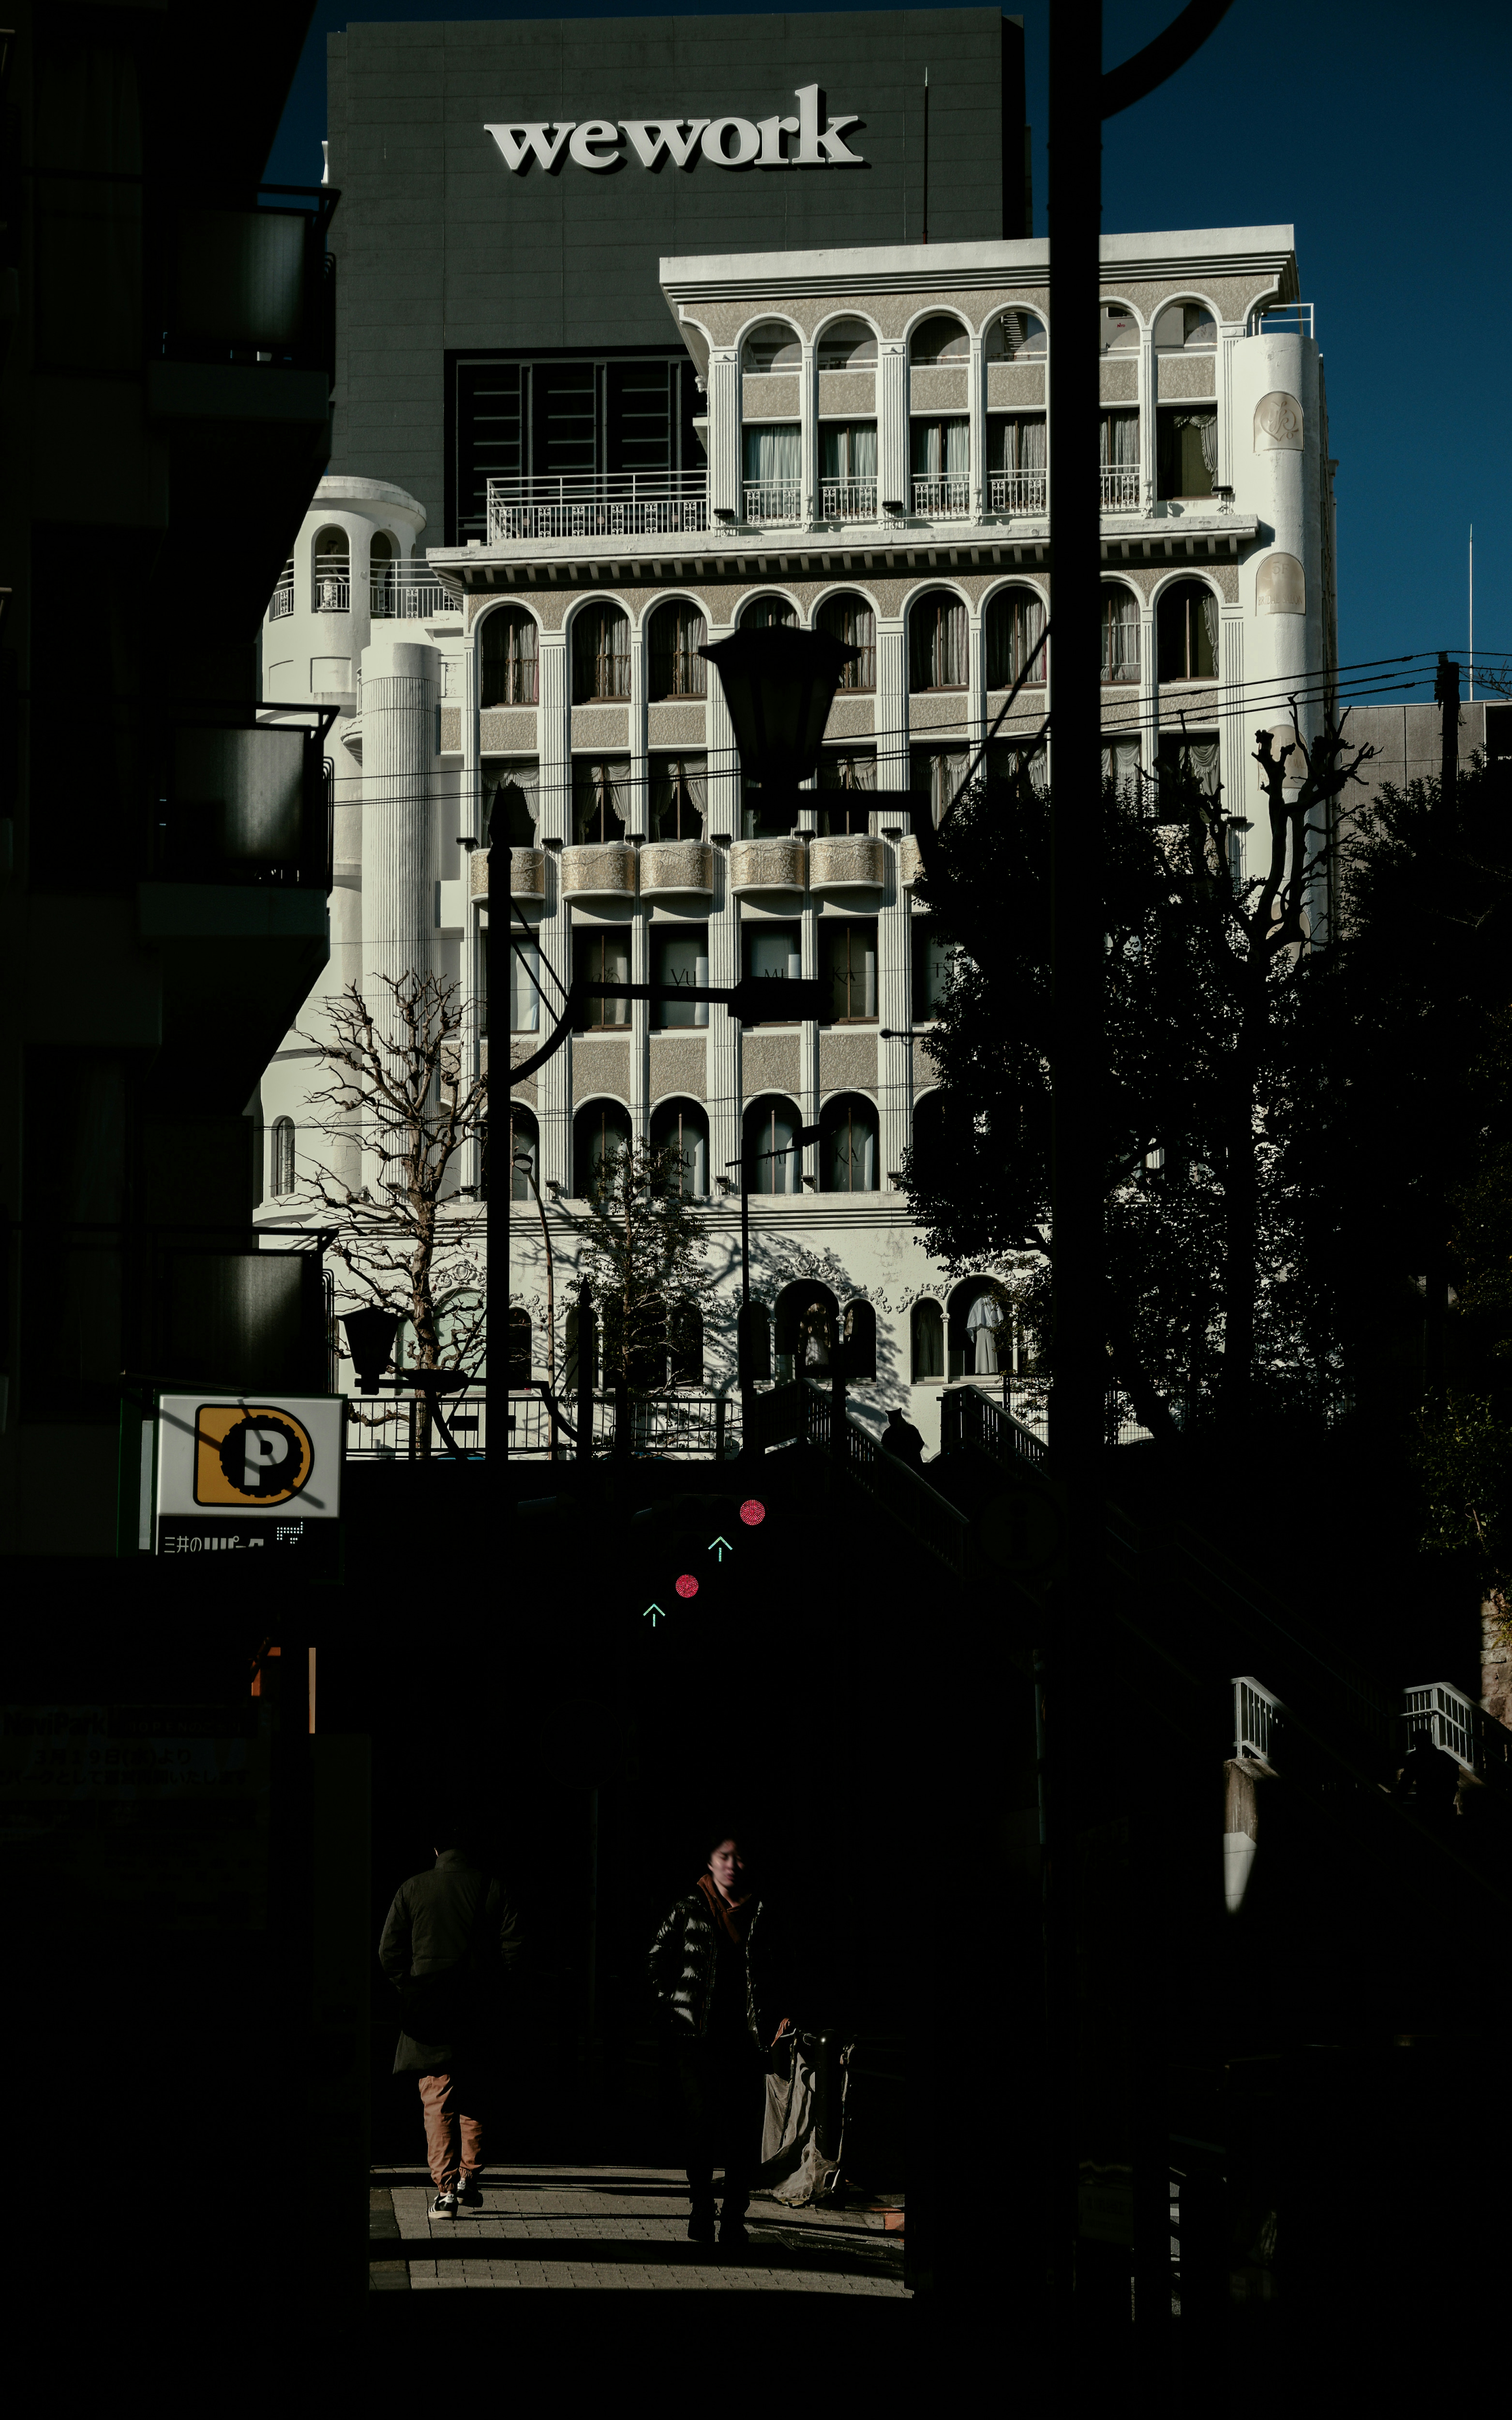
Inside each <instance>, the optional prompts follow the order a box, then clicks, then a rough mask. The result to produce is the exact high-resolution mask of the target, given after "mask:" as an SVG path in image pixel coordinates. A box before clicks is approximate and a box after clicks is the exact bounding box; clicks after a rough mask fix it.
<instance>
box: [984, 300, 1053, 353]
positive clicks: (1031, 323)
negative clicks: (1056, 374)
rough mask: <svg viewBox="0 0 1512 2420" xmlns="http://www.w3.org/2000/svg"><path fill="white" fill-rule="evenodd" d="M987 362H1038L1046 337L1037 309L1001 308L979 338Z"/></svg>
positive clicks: (1047, 346)
mask: <svg viewBox="0 0 1512 2420" xmlns="http://www.w3.org/2000/svg"><path fill="white" fill-rule="evenodd" d="M982 350H983V352H984V353H985V354H986V356H987V359H988V360H989V361H990V362H1042V361H1043V360H1044V358H1045V356H1046V354H1047V353H1048V352H1049V350H1050V338H1049V336H1048V335H1047V334H1046V332H1045V324H1044V321H1043V320H1042V319H1041V317H1040V314H1039V313H1038V311H1004V312H1003V313H1002V314H1001V316H1000V317H999V318H995V319H994V320H993V321H992V323H991V325H990V326H989V328H988V330H987V333H986V335H985V336H984V338H983V339H982Z"/></svg>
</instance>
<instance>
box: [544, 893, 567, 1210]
mask: <svg viewBox="0 0 1512 2420" xmlns="http://www.w3.org/2000/svg"><path fill="white" fill-rule="evenodd" d="M536 935H537V939H539V941H540V944H541V958H542V970H541V988H542V990H543V992H544V993H545V995H546V998H545V1000H544V1001H543V1003H542V1007H541V1039H542V1041H545V1039H546V1036H547V1033H548V1031H549V1029H550V1028H551V1027H552V1026H554V1025H555V1023H556V1021H557V1018H558V1017H559V1016H561V1014H562V1003H563V998H564V996H565V995H566V993H567V992H568V991H570V990H571V988H572V922H571V914H570V911H569V909H568V907H567V905H566V902H565V900H564V899H563V895H562V851H561V849H560V848H548V850H547V851H546V900H545V903H544V905H543V907H542V910H541V921H540V923H539V924H538V926H537V927H536ZM548 969H549V970H551V971H554V973H555V975H556V982H555V983H553V982H552V980H551V972H548ZM535 1114H536V1121H537V1124H538V1125H539V1126H540V1129H541V1182H542V1184H543V1185H545V1184H546V1183H547V1182H548V1180H549V1182H550V1183H551V1184H553V1185H556V1186H558V1187H560V1188H561V1190H562V1191H563V1193H570V1192H571V1191H572V1182H573V1171H572V1043H571V1040H570V1039H569V1040H568V1041H567V1042H565V1043H564V1044H563V1047H562V1048H561V1049H560V1050H556V1051H553V1052H552V1054H551V1057H550V1058H549V1059H548V1061H547V1063H546V1065H545V1066H544V1067H543V1068H542V1069H541V1071H540V1074H539V1075H538V1076H537V1077H536V1079H535Z"/></svg>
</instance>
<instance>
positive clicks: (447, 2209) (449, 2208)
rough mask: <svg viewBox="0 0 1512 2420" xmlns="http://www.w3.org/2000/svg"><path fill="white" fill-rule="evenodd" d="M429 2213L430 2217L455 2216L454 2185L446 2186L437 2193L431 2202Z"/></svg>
mask: <svg viewBox="0 0 1512 2420" xmlns="http://www.w3.org/2000/svg"><path fill="white" fill-rule="evenodd" d="M430 2214H431V2216H432V2218H455V2216H456V2187H455V2185H448V2186H446V2188H445V2190H444V2191H443V2192H441V2193H439V2194H438V2195H437V2196H436V2198H435V2200H434V2201H433V2202H432V2203H431V2206H430Z"/></svg>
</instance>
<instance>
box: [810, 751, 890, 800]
mask: <svg viewBox="0 0 1512 2420" xmlns="http://www.w3.org/2000/svg"><path fill="white" fill-rule="evenodd" d="M819 786H820V788H821V789H822V790H874V789H875V788H876V786H877V756H876V750H875V749H874V748H867V749H856V750H854V751H853V750H848V749H841V748H828V749H826V750H825V753H824V755H823V756H821V758H820V759H819Z"/></svg>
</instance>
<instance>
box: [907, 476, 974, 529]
mask: <svg viewBox="0 0 1512 2420" xmlns="http://www.w3.org/2000/svg"><path fill="white" fill-rule="evenodd" d="M914 510H915V512H916V513H919V514H922V515H923V517H924V519H925V520H932V521H953V520H964V518H965V516H966V515H967V514H968V513H969V512H970V510H971V481H970V480H969V479H964V478H939V479H916V480H915V481H914Z"/></svg>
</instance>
